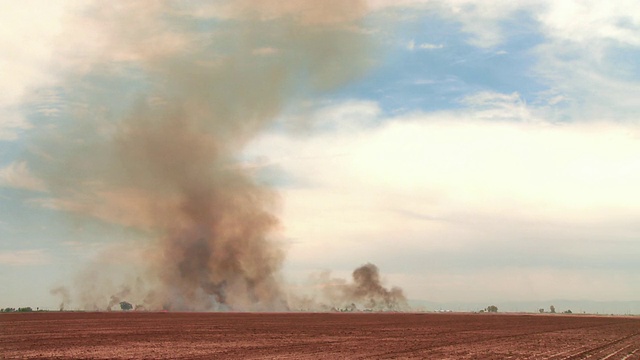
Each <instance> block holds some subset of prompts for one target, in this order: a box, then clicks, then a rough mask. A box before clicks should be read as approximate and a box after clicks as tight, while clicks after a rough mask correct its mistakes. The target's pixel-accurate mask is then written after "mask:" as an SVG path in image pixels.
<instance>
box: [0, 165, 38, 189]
mask: <svg viewBox="0 0 640 360" xmlns="http://www.w3.org/2000/svg"><path fill="white" fill-rule="evenodd" d="M0 186H5V187H11V188H16V189H25V190H33V191H45V190H46V188H45V185H44V182H43V181H42V180H40V179H38V178H36V177H34V176H33V175H32V174H31V171H29V167H28V165H27V163H26V162H25V161H16V162H13V163H11V164H9V165H7V166H5V167H4V168H1V169H0Z"/></svg>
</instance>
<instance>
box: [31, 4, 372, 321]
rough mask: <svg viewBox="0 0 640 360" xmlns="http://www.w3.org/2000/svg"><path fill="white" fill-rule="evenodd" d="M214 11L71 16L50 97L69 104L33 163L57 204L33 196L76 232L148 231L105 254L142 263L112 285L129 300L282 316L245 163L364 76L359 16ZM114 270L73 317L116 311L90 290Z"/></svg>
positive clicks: (256, 7)
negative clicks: (260, 137) (97, 224)
mask: <svg viewBox="0 0 640 360" xmlns="http://www.w3.org/2000/svg"><path fill="white" fill-rule="evenodd" d="M213 4H214V5H212V6H206V5H200V4H199V3H195V2H161V1H149V2H139V1H137V2H131V3H130V2H97V3H95V4H93V5H91V6H88V7H87V8H85V9H83V10H82V12H81V14H80V15H78V16H76V17H70V18H69V19H68V26H69V27H70V30H68V31H67V34H66V35H65V36H66V37H67V38H64V37H63V39H61V43H60V50H59V53H60V54H62V55H64V56H63V57H62V58H63V59H64V60H63V61H61V65H60V66H61V67H62V68H64V69H66V75H65V78H66V80H65V81H64V82H63V83H62V84H60V86H58V87H57V89H58V90H57V91H58V92H59V93H60V95H57V96H58V97H63V98H65V100H66V102H65V104H64V105H60V106H59V108H60V109H61V112H60V114H61V115H60V116H59V117H58V118H55V119H54V120H53V121H50V122H49V123H47V124H40V125H41V126H40V127H39V130H41V131H40V132H39V133H38V134H36V135H35V137H34V142H33V144H32V145H31V146H30V151H31V155H30V159H29V163H30V166H31V167H32V169H33V170H34V173H35V175H37V176H38V177H41V178H42V179H43V180H44V181H45V183H46V187H47V189H48V190H49V192H50V194H51V196H50V197H48V198H42V199H40V200H39V201H40V202H41V203H42V204H44V205H45V206H49V207H54V208H57V209H63V210H66V211H67V212H68V213H70V214H72V218H73V221H74V223H76V224H78V223H79V224H82V223H83V222H87V221H88V222H90V221H92V220H91V219H94V220H95V219H98V220H100V221H102V222H105V223H110V224H116V225H119V226H125V227H127V228H129V229H137V230H136V231H139V232H143V233H144V234H145V236H144V238H146V240H141V241H140V242H138V243H135V242H134V243H133V244H131V243H129V245H130V246H131V247H124V246H122V248H116V250H113V249H112V251H111V255H112V256H114V254H115V257H116V258H117V257H119V256H126V255H127V254H130V253H137V254H139V256H138V257H137V258H136V262H137V263H135V262H134V263H133V264H132V267H134V268H136V269H138V270H137V273H136V274H135V278H134V280H131V281H135V282H136V283H137V285H133V284H131V283H126V282H127V281H125V282H124V283H123V284H121V285H119V286H120V287H121V288H129V287H130V288H131V291H130V292H127V295H128V296H129V299H128V300H130V301H132V302H135V303H136V304H139V305H143V306H144V307H145V308H147V309H162V308H164V309H171V310H216V309H236V310H285V309H287V304H286V301H285V299H286V297H285V296H284V295H283V293H282V291H283V290H282V287H281V284H280V280H279V278H278V273H279V270H280V268H281V265H282V262H283V259H284V253H283V249H282V248H281V247H280V246H279V245H278V244H277V243H275V242H274V241H272V240H271V238H270V235H272V232H273V231H274V230H276V229H277V227H278V219H277V218H276V217H275V216H274V211H275V210H276V208H277V205H278V199H277V196H276V194H275V193H274V192H273V191H272V190H270V189H269V188H266V187H265V186H263V185H261V184H259V183H258V182H257V181H256V179H255V178H254V176H253V174H252V173H250V172H249V170H247V169H246V168H244V167H243V166H242V165H241V162H240V161H239V160H240V159H239V158H240V155H241V151H242V149H243V147H244V146H245V144H246V143H247V142H248V141H250V140H251V139H252V138H254V137H255V136H256V135H257V134H258V133H260V132H261V131H264V130H265V129H268V128H269V127H270V126H272V125H273V124H274V122H275V121H276V118H277V116H278V115H279V114H280V113H281V112H282V110H283V109H284V108H285V107H286V106H289V105H291V104H293V103H295V102H296V101H299V100H300V101H301V100H305V99H307V98H309V97H312V96H314V95H316V94H320V93H322V92H323V91H327V90H330V89H332V88H335V87H336V86H339V85H341V84H344V83H345V82H346V81H349V80H350V79H352V78H353V77H354V76H357V75H358V74H360V73H362V72H363V70H364V69H365V68H366V64H367V56H366V55H367V51H366V49H367V47H368V46H367V38H368V35H366V33H365V32H364V31H362V29H361V28H360V25H359V24H358V22H359V21H360V20H361V19H362V17H363V15H364V13H365V8H364V6H363V4H362V3H361V2H360V1H355V0H349V1H342V0H331V1H259V0H257V1H242V0H240V1H234V2H228V3H223V2H214V3H213ZM84 35H86V38H85V37H83V36H84ZM68 39H76V40H77V39H79V41H77V42H76V43H74V41H73V40H69V44H67V41H68ZM87 219H89V220H87ZM116 240H117V239H116ZM114 243H116V244H117V243H118V242H117V241H115V242H114ZM118 254H120V255H118ZM140 254H141V255H140ZM108 271H109V269H107V268H103V267H102V265H100V264H97V265H95V267H94V268H93V269H88V270H87V271H86V272H84V273H83V274H82V275H81V280H80V281H79V282H78V284H77V285H76V287H75V288H74V292H76V293H78V294H79V295H78V297H79V298H80V301H79V304H80V305H79V306H81V307H84V308H88V309H91V308H104V307H106V306H108V305H112V304H111V303H113V302H114V301H116V300H120V296H115V295H114V293H113V292H111V293H105V292H109V290H108V289H109V287H108V286H103V285H101V284H100V283H99V282H100V281H101V280H100V279H104V278H105V277H107V278H108V274H107V275H105V274H104V272H108ZM96 274H98V275H100V276H98V275H96ZM94 275H95V276H94ZM107 282H108V283H110V284H112V283H113V282H112V281H111V280H108V281H107ZM132 285H133V286H132ZM109 296H115V297H112V299H111V303H109ZM131 298H134V299H131Z"/></svg>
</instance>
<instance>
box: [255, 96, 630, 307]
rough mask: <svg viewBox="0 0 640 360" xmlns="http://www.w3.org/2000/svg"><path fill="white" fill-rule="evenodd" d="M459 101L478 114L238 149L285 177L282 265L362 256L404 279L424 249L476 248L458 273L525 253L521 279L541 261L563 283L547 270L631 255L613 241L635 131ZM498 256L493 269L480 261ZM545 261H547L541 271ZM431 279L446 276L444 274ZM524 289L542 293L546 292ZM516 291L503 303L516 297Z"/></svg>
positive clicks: (618, 235) (274, 137)
mask: <svg viewBox="0 0 640 360" xmlns="http://www.w3.org/2000/svg"><path fill="white" fill-rule="evenodd" d="M469 103H473V104H474V106H475V105H478V104H479V105H482V106H481V109H476V108H469V109H467V110H461V111H448V112H438V113H426V114H414V115H408V116H403V117H399V118H394V119H388V118H383V117H382V116H381V115H379V116H378V122H379V123H380V124H382V125H378V126H375V125H373V126H372V125H370V124H369V125H367V126H365V127H362V128H361V129H360V130H359V131H356V132H341V131H333V132H323V133H317V134H315V135H312V136H309V137H306V138H290V137H287V136H285V135H278V134H270V135H265V136H264V137H262V138H261V139H259V141H257V142H256V143H254V144H253V145H252V148H251V149H248V152H249V153H250V154H259V155H260V156H266V157H270V158H271V157H272V158H274V159H277V160H279V161H277V162H276V164H277V167H278V168H280V169H281V170H283V171H284V172H285V173H287V174H290V175H291V176H292V178H291V179H290V181H291V182H292V183H291V184H289V186H285V187H284V188H283V189H281V190H282V191H281V194H282V196H283V200H284V213H283V216H282V222H283V226H284V229H285V230H284V231H285V234H284V235H285V236H286V237H287V238H290V239H294V242H293V244H292V245H291V248H290V250H289V259H290V260H289V261H290V263H291V262H292V263H293V264H291V265H290V266H291V267H293V268H305V267H307V268H314V269H315V268H318V267H323V266H324V267H325V268H333V269H341V270H343V267H347V266H350V265H348V264H351V265H352V264H353V262H356V263H358V262H364V261H373V262H376V263H379V265H381V264H385V266H384V267H386V268H387V269H389V271H392V272H396V273H403V274H405V275H406V274H416V273H425V272H427V273H428V272H429V271H432V270H431V266H432V265H433V264H430V263H429V261H426V260H425V259H426V258H429V259H431V258H433V257H434V256H435V258H438V255H437V254H442V255H441V256H439V257H440V258H441V259H443V260H442V261H444V259H448V260H450V261H451V262H456V261H457V262H460V261H461V260H460V259H461V257H464V256H471V255H468V254H471V253H475V254H477V255H476V256H477V257H478V258H477V259H474V258H473V257H471V258H469V259H468V261H466V262H465V263H464V264H458V265H459V266H462V267H467V268H471V269H472V270H471V271H489V269H488V266H495V267H496V269H495V272H497V273H501V272H504V274H503V275H502V276H508V274H509V271H507V270H505V269H504V268H505V267H507V266H516V267H517V266H518V260H517V259H518V258H517V257H515V255H518V254H519V255H521V256H524V254H529V255H530V257H531V259H532V260H531V263H529V264H526V266H525V265H522V266H525V267H527V268H528V269H530V270H527V271H529V272H530V273H532V274H533V273H535V271H536V270H535V269H537V268H538V269H542V268H547V267H549V266H550V267H551V269H552V272H555V273H557V274H559V275H558V276H559V278H558V281H559V282H562V281H565V280H566V281H568V280H570V278H571V279H572V278H574V277H575V276H574V275H571V276H569V275H570V273H568V272H563V271H559V270H558V271H556V270H557V269H556V270H553V269H555V268H554V266H558V267H559V268H567V269H571V271H578V272H579V269H577V268H575V267H574V266H575V265H574V264H575V263H576V262H578V263H582V264H584V263H587V264H589V263H590V261H596V260H594V259H597V258H598V256H604V257H619V258H620V257H623V256H625V255H624V254H627V253H628V252H629V249H636V248H637V246H635V245H633V244H632V243H629V242H627V241H626V239H629V238H633V236H635V234H637V227H636V226H635V225H633V224H634V220H633V219H635V218H636V217H637V214H638V213H639V212H640V206H639V205H637V204H640V193H638V192H637V191H636V188H637V184H638V183H639V182H640V160H638V159H640V141H639V140H638V139H639V138H638V135H640V132H639V130H640V128H639V127H637V126H633V125H623V124H611V123H588V124H554V123H550V122H546V121H542V120H540V118H538V117H536V116H534V115H532V114H533V113H535V112H536V111H535V109H529V108H528V107H527V106H526V105H525V104H522V103H521V102H520V101H519V96H518V95H517V94H497V93H493V94H488V93H480V94H477V95H476V96H475V97H472V98H470V100H469ZM487 112H490V113H492V114H494V116H493V117H491V119H489V120H488V119H487V116H486V113H487ZM337 113H340V111H337ZM495 118H498V119H508V118H522V121H520V122H513V121H493V120H494V119H495ZM345 121H347V120H346V119H345ZM274 149H277V150H275V151H274ZM283 154H287V155H288V156H282V155H283ZM336 154H337V155H339V156H336ZM585 229H588V231H585ZM585 239H589V241H590V242H589V244H588V245H584V244H583V243H582V241H584V240H585ZM534 243H535V244H537V246H532V244H534ZM500 249H508V250H500ZM637 250H640V249H637ZM500 251H505V253H504V255H503V257H502V258H504V259H507V260H505V263H504V264H491V265H489V264H487V263H486V261H481V258H483V257H487V256H489V257H491V256H497V255H496V253H499V252H500ZM634 251H635V250H634ZM420 254H423V255H422V256H421V255H420ZM434 254H436V255H434ZM535 254H539V256H537V257H533V255H535ZM551 257H553V258H554V259H555V260H554V261H556V262H557V263H555V264H552V265H549V264H547V263H546V261H549V260H548V259H550V258H551ZM400 259H402V260H400ZM509 259H511V260H509ZM589 259H590V260H589ZM404 267H408V268H407V269H406V270H402V269H403V268H404ZM454 267H455V266H454ZM559 268H558V269H559ZM437 271H440V272H441V275H442V278H443V279H446V278H447V277H450V276H453V273H451V271H454V272H455V271H456V270H453V269H439V270H437ZM603 271H604V273H606V271H608V270H606V271H605V270H603ZM563 274H564V275H566V276H567V277H566V278H562V276H564V275H563ZM572 274H573V273H572ZM603 276H604V275H603ZM497 278H498V279H495V281H498V282H500V281H502V280H505V281H506V278H504V279H502V278H500V277H499V276H498V277H497ZM585 278H586V277H585ZM470 281H471V280H470ZM536 284H539V285H540V290H539V291H540V292H541V293H544V294H545V296H546V295H549V294H553V293H554V291H556V290H557V287H556V286H555V285H553V286H552V285H548V286H546V287H545V285H544V282H543V281H539V282H537V283H536ZM399 285H407V286H409V287H414V288H415V287H416V286H417V285H415V284H402V283H400V284H399ZM425 286H427V285H425ZM461 288H464V286H462V287H461ZM518 289H519V288H518ZM518 289H516V290H514V294H513V297H514V298H517V297H518V296H520V295H522V298H526V296H524V295H526V294H518V293H517V292H518V291H520V290H518ZM592 291H593V289H592V288H590V287H589V286H588V285H586V286H584V287H583V288H581V290H580V292H576V294H587V293H590V292H592ZM616 291H617V293H620V294H623V293H624V294H625V296H627V295H629V294H628V293H626V292H624V291H623V290H622V289H617V290H616ZM425 294H426V293H425ZM559 294H560V293H559ZM562 294H564V293H562ZM634 294H635V295H636V296H640V293H634ZM421 295H422V294H416V295H414V296H421ZM595 295H596V294H594V296H595ZM632 295H633V294H632ZM443 296H446V295H445V294H443ZM629 296H630V295H629Z"/></svg>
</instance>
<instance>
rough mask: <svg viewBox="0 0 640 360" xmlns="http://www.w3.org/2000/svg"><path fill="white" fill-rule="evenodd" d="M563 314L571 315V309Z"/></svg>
mask: <svg viewBox="0 0 640 360" xmlns="http://www.w3.org/2000/svg"><path fill="white" fill-rule="evenodd" d="M563 313H564V314H573V312H571V309H569V310H567V311H563Z"/></svg>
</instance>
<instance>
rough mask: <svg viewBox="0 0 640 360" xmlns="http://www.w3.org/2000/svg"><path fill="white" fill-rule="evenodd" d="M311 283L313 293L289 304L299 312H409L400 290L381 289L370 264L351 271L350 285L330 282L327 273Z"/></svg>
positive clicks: (336, 280) (337, 280) (334, 279)
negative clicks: (296, 307)
mask: <svg viewBox="0 0 640 360" xmlns="http://www.w3.org/2000/svg"><path fill="white" fill-rule="evenodd" d="M312 282H313V287H314V288H315V289H316V291H314V292H312V293H310V294H306V295H305V296H303V297H301V298H296V299H295V300H294V301H292V302H293V303H295V304H296V305H297V306H298V308H299V309H301V310H313V311H328V310H331V309H333V310H342V311H357V310H366V311H406V310H409V309H410V308H409V305H408V303H407V298H406V297H405V295H404V292H403V291H402V289H401V288H399V287H392V288H391V289H388V288H386V287H384V286H383V285H382V281H381V279H380V271H379V270H378V267H377V266H376V265H374V264H371V263H367V264H364V265H362V266H360V267H358V268H357V269H355V270H354V271H353V273H352V281H351V282H348V281H347V280H345V279H339V278H332V277H331V274H330V273H329V272H323V273H321V274H319V275H317V276H316V277H315V279H313V280H312ZM318 289H319V291H318Z"/></svg>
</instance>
